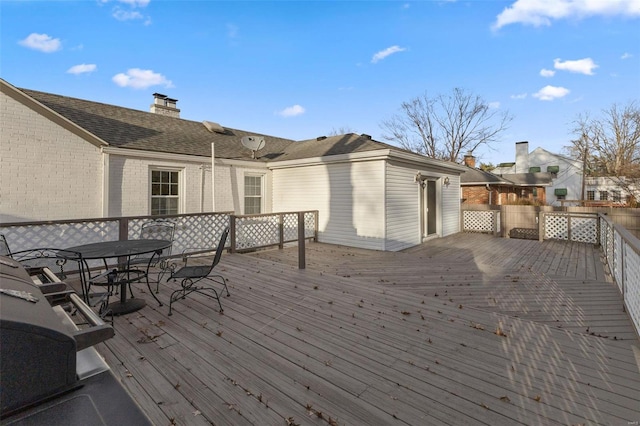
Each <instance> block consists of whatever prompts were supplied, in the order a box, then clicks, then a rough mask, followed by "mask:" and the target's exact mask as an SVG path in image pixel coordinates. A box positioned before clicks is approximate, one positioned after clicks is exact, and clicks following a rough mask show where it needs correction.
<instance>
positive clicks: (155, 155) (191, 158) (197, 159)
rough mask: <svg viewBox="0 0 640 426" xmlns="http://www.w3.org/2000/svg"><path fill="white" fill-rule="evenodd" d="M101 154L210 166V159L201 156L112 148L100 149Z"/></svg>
mask: <svg viewBox="0 0 640 426" xmlns="http://www.w3.org/2000/svg"><path fill="white" fill-rule="evenodd" d="M102 152H104V153H106V154H113V155H120V156H122V157H132V158H148V159H151V160H163V161H171V162H172V163H175V162H176V161H181V162H185V163H207V164H211V157H204V156H201V155H188V154H174V153H171V152H156V151H143V150H137V149H127V148H114V147H104V148H102Z"/></svg>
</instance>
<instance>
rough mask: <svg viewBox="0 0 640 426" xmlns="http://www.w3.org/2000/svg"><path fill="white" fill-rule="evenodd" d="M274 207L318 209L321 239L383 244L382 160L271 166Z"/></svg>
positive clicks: (379, 246) (378, 247)
mask: <svg viewBox="0 0 640 426" xmlns="http://www.w3.org/2000/svg"><path fill="white" fill-rule="evenodd" d="M273 188H274V190H273V208H274V211H296V210H318V211H319V218H318V219H319V220H318V221H319V230H318V231H319V236H318V238H319V240H320V241H322V242H326V243H332V244H343V245H348V246H353V247H361V248H367V249H374V250H383V249H384V238H385V235H384V231H385V227H384V221H385V214H384V161H383V160H376V161H362V162H351V163H334V164H323V165H309V166H296V167H294V168H286V169H275V170H273Z"/></svg>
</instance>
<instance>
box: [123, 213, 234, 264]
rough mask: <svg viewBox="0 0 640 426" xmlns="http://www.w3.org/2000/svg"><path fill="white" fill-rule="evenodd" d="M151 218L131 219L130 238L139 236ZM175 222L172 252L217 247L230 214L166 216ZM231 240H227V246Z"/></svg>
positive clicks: (227, 224)
mask: <svg viewBox="0 0 640 426" xmlns="http://www.w3.org/2000/svg"><path fill="white" fill-rule="evenodd" d="M151 220H153V219H150V218H136V219H131V220H129V228H128V238H129V239H133V238H139V236H140V232H141V230H142V225H144V224H145V223H147V222H149V221H151ZM163 220H166V221H168V222H173V223H174V224H175V232H174V235H173V245H172V247H171V253H173V254H179V253H182V252H184V251H185V250H195V249H203V250H204V249H208V248H216V247H217V246H218V241H219V240H220V236H221V235H222V231H224V229H225V228H226V227H228V226H229V215H228V214H226V213H205V214H199V215H185V216H178V217H169V218H165V219H163ZM230 244H231V242H230V241H229V240H227V245H226V246H227V247H229V245H230Z"/></svg>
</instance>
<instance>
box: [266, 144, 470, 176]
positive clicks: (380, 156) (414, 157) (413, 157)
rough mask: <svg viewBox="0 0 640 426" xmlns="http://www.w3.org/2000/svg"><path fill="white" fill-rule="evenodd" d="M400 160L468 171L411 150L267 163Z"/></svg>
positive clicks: (281, 165) (271, 165)
mask: <svg viewBox="0 0 640 426" xmlns="http://www.w3.org/2000/svg"><path fill="white" fill-rule="evenodd" d="M374 160H398V161H402V162H403V163H410V164H414V165H416V166H419V167H421V168H424V167H425V166H426V167H428V168H429V169H437V170H438V171H441V172H447V173H451V172H453V173H456V172H464V171H466V166H462V165H460V164H456V163H451V162H447V161H442V160H436V159H433V158H428V157H424V156H422V155H419V154H414V153H411V152H404V151H395V150H392V149H378V150H375V151H366V152H354V153H349V154H340V155H330V156H324V157H311V158H301V159H298V160H284V161H272V162H269V163H267V165H268V167H269V168H270V169H284V168H290V167H299V166H315V165H324V164H329V163H348V162H354V161H374Z"/></svg>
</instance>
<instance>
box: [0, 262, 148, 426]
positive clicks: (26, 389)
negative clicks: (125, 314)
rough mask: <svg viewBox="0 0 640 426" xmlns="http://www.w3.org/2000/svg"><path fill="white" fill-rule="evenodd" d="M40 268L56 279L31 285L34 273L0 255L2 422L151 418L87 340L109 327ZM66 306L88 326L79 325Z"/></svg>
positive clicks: (109, 332)
mask: <svg viewBox="0 0 640 426" xmlns="http://www.w3.org/2000/svg"><path fill="white" fill-rule="evenodd" d="M41 272H42V271H41ZM44 274H45V275H49V276H50V277H51V278H53V279H55V280H56V281H57V282H53V283H52V284H49V285H47V284H45V285H37V284H36V281H39V279H38V278H37V276H36V275H33V276H32V275H30V274H29V272H27V270H25V268H24V267H22V265H20V264H19V263H18V262H15V261H14V260H12V259H10V258H7V257H2V256H0V359H1V360H2V362H0V378H1V379H0V380H1V386H0V418H1V419H2V424H3V425H4V424H11V425H13V424H15V425H51V424H65V425H87V424H95V425H109V424H136V425H137V424H142V425H145V424H151V423H150V422H149V420H148V419H147V418H146V416H145V415H144V414H143V413H142V411H141V410H140V408H139V407H138V406H137V404H136V403H135V401H134V400H133V399H132V398H131V396H129V394H128V393H127V392H126V390H125V389H124V388H123V387H122V385H121V384H120V383H119V382H118V380H117V379H116V378H115V376H114V375H113V373H112V372H111V370H110V369H109V366H108V365H107V364H106V363H105V362H104V360H103V359H102V357H100V355H99V354H98V352H97V351H96V350H95V348H94V347H93V346H94V345H96V344H98V343H100V342H103V341H105V340H107V339H110V338H111V337H113V336H114V331H113V327H111V326H110V325H108V324H105V323H104V322H103V321H102V320H101V319H100V318H99V317H98V316H97V315H96V314H95V313H94V312H93V311H92V310H91V309H90V308H89V307H88V306H87V305H86V304H85V303H84V302H83V301H82V299H81V298H80V297H79V296H78V295H77V294H76V293H75V292H74V291H73V290H70V289H68V288H67V286H66V284H64V283H61V282H59V280H57V279H56V278H55V275H53V274H47V271H44ZM40 276H42V273H41V274H40ZM67 311H73V312H74V313H77V314H78V315H81V316H82V318H83V319H84V322H86V323H87V324H88V326H86V327H84V326H83V328H78V327H77V326H76V324H75V323H74V321H73V320H72V318H71V316H70V315H69V313H68V312H67Z"/></svg>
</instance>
